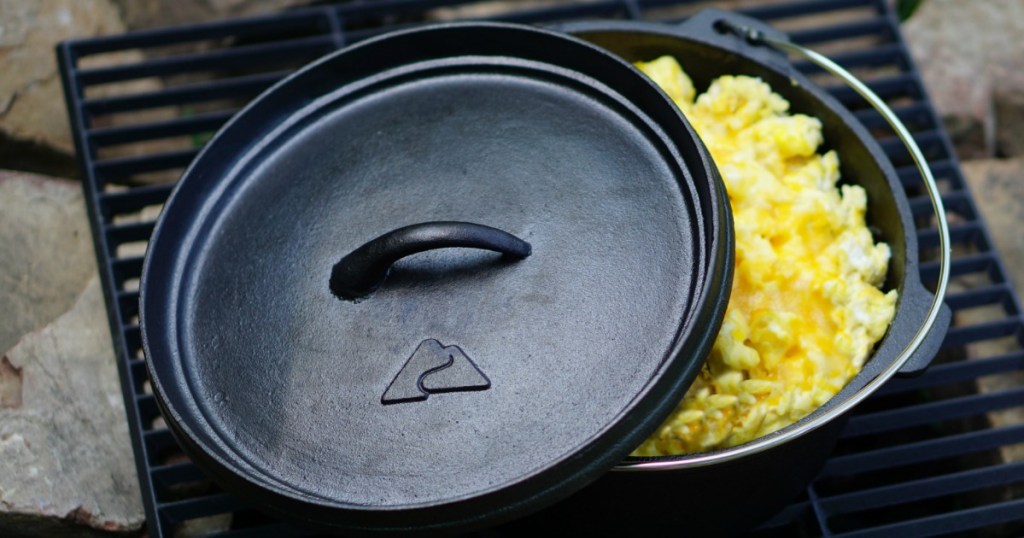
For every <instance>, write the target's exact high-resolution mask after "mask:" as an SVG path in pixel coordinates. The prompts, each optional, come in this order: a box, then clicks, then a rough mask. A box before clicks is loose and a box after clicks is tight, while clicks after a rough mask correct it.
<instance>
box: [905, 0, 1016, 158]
mask: <svg viewBox="0 0 1024 538" xmlns="http://www.w3.org/2000/svg"><path fill="white" fill-rule="evenodd" d="M903 30H904V35H905V36H906V39H907V42H908V44H909V46H910V50H911V54H912V55H913V57H914V60H915V61H916V63H917V65H918V67H920V69H921V73H922V76H923V77H924V81H925V85H926V86H927V88H928V91H929V93H930V95H931V97H932V99H933V101H934V102H935V106H936V108H937V109H938V110H939V113H940V114H941V115H943V116H944V117H947V118H949V121H947V124H948V125H950V126H951V127H952V128H953V129H952V131H951V133H950V134H951V135H952V136H953V138H954V141H955V142H958V144H957V147H958V150H959V151H960V154H961V158H977V157H984V156H992V155H995V154H996V151H997V149H998V148H997V142H996V137H995V133H996V132H997V131H998V130H999V127H998V124H999V123H1000V118H999V117H997V115H996V114H995V104H994V96H995V95H996V94H1011V95H1012V94H1015V93H1017V92H1019V91H1024V54H1022V53H1021V47H1020V36H1021V35H1024V2H1021V1H1020V0H985V1H984V2H964V1H963V0H927V1H926V2H924V3H923V4H922V6H921V8H920V9H919V10H918V11H917V13H915V14H914V16H913V17H911V19H910V20H909V21H907V22H906V23H905V24H904V26H903ZM1017 128H1018V129H1019V128H1020V127H1019V126H1018V127H1017Z"/></svg>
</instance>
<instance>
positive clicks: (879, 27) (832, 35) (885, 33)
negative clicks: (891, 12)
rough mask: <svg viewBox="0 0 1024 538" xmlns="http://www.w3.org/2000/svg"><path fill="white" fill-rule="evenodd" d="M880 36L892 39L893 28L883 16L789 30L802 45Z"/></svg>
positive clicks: (796, 41)
mask: <svg viewBox="0 0 1024 538" xmlns="http://www.w3.org/2000/svg"><path fill="white" fill-rule="evenodd" d="M869 36H879V37H881V38H884V39H886V40H890V41H891V40H892V28H891V27H890V26H889V24H888V21H886V19H884V18H882V17H878V18H874V19H870V20H865V21H860V22H853V23H849V24H841V25H835V26H826V27H821V28H814V29H806V30H793V31H792V32H789V38H790V39H792V40H793V42H795V43H799V44H801V45H805V46H806V45H814V44H816V43H823V42H825V41H834V40H837V39H850V38H854V37H869Z"/></svg>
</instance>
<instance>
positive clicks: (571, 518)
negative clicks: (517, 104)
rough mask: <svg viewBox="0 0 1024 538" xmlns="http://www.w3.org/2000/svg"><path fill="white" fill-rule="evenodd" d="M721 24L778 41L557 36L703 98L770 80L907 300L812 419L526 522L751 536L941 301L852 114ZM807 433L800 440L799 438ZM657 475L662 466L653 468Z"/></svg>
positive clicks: (707, 27)
mask: <svg viewBox="0 0 1024 538" xmlns="http://www.w3.org/2000/svg"><path fill="white" fill-rule="evenodd" d="M721 21H727V22H729V23H733V24H734V25H737V24H738V25H740V26H746V27H749V28H753V29H756V30H759V31H761V32H763V33H764V34H767V35H771V36H774V37H779V38H782V37H784V34H782V33H781V32H779V31H777V30H774V29H772V28H771V27H769V26H766V25H764V24H763V23H760V22H759V21H756V20H753V19H750V18H747V17H743V16H740V15H737V14H735V13H731V12H727V11H721V10H713V9H708V10H703V11H701V12H700V13H698V14H696V15H695V16H693V17H692V18H690V19H688V20H687V21H686V22H685V23H683V24H681V25H678V26H669V25H664V24H656V23H655V24H652V23H644V22H633V21H596V22H580V23H570V24H567V25H563V26H560V27H559V29H561V30H563V31H566V32H569V33H572V34H573V35H576V36H577V37H581V38H583V39H585V40H587V41H590V42H592V43H595V44H597V45H599V46H601V47H603V48H605V49H607V50H610V51H612V52H614V53H615V54H617V55H619V56H621V57H623V58H625V59H626V60H628V61H630V62H636V61H647V60H652V59H654V58H657V57H659V56H662V55H670V56H673V57H675V58H676V59H677V60H678V61H679V63H680V64H681V66H682V67H683V69H684V70H685V71H686V72H687V74H689V76H690V77H691V79H692V80H693V83H694V86H695V88H696V89H697V93H698V94H700V93H702V92H703V91H704V90H705V89H706V88H707V87H708V85H709V84H710V82H711V81H712V80H714V79H715V78H717V77H719V76H722V75H739V74H742V75H750V76H755V77H759V78H761V79H762V80H764V81H766V82H767V83H768V84H769V85H770V86H771V87H772V89H773V90H774V91H775V92H777V93H779V94H780V95H782V96H783V97H784V98H786V100H788V101H789V103H790V112H791V113H803V114H808V115H811V116H814V117H817V118H819V119H820V120H821V121H822V125H823V134H824V140H825V143H824V149H825V150H828V149H834V150H836V152H837V153H838V155H839V159H840V165H841V178H842V179H841V181H842V182H843V183H851V184H857V185H860V186H862V187H864V189H865V190H866V191H867V195H868V210H867V221H868V225H869V226H870V227H872V228H873V230H877V239H878V240H881V241H884V242H886V243H888V244H889V245H890V247H891V248H892V259H891V261H890V265H889V273H888V275H887V279H886V282H885V286H884V289H896V290H898V291H899V300H898V302H897V307H896V315H895V318H894V320H893V322H892V325H891V326H890V328H889V330H888V332H887V333H886V335H885V337H884V338H883V339H882V340H881V341H880V342H879V344H878V345H877V347H876V350H875V352H874V354H873V355H872V357H871V358H870V360H869V361H868V362H867V363H866V364H865V366H864V368H863V370H862V371H861V372H860V374H858V375H857V376H856V377H855V378H854V379H853V380H851V382H850V383H849V384H848V385H847V386H846V387H845V388H844V389H843V390H842V391H841V392H840V393H839V394H837V395H836V396H835V397H833V398H832V399H831V400H830V401H829V402H827V403H826V404H825V405H823V406H822V407H821V408H819V409H818V410H817V411H816V412H814V413H812V414H811V415H809V416H807V417H805V418H804V419H802V420H800V421H798V422H797V423H795V424H794V425H792V426H790V427H788V428H784V429H782V430H780V431H778V432H775V433H774V434H771V435H769V436H767V437H766V438H763V439H762V441H773V440H776V439H777V440H778V441H777V444H773V443H771V442H769V443H768V446H767V447H764V446H762V447H754V446H751V445H750V444H748V445H741V446H738V447H733V448H730V449H725V450H720V451H715V452H710V453H705V454H695V455H687V456H677V457H660V458H629V459H628V460H627V461H626V462H625V464H623V465H620V466H618V467H616V468H615V469H614V470H613V472H610V473H608V474H606V475H604V476H603V477H602V478H601V479H599V480H598V481H596V482H595V483H594V484H592V485H591V486H589V487H587V488H585V489H583V490H582V491H580V492H579V493H577V494H575V495H573V496H572V497H571V498H569V499H568V500H566V501H564V502H562V503H560V504H558V505H556V506H554V507H551V508H549V509H547V510H545V511H543V512H541V513H539V514H536V515H535V516H533V517H531V518H528V519H525V520H523V521H521V522H520V523H519V524H520V527H519V528H518V530H522V529H523V528H529V527H530V526H531V525H532V526H536V527H537V528H538V529H540V528H543V527H550V526H551V525H555V526H564V527H565V528H566V529H570V528H575V529H586V530H592V531H599V530H607V529H615V530H617V531H619V532H625V531H628V532H630V533H633V532H637V531H639V530H651V531H656V530H659V529H660V530H662V531H664V530H668V529H672V530H673V531H678V532H680V533H681V534H683V535H692V536H717V535H733V534H738V533H740V532H742V531H744V530H748V529H750V528H752V527H754V526H755V525H756V524H758V523H760V522H762V521H764V520H765V519H767V518H769V517H770V516H771V515H773V514H775V513H776V512H778V511H779V510H780V509H781V508H782V507H784V506H785V505H786V504H787V503H788V502H790V501H792V500H793V499H795V498H796V497H797V496H798V495H799V494H800V493H801V492H802V491H803V490H804V489H805V488H806V486H807V485H808V483H810V481H811V480H812V479H813V478H814V476H815V475H816V474H817V473H818V471H819V470H820V469H821V467H822V466H823V464H824V462H825V460H826V459H827V458H828V456H829V454H830V453H831V452H832V450H833V449H834V448H835V445H836V443H837V441H838V439H839V435H840V432H841V431H842V429H843V426H844V425H845V424H846V421H847V419H848V413H847V414H840V413H836V412H835V411H834V410H833V408H834V407H836V406H837V405H839V404H840V403H842V402H844V401H845V400H846V399H848V398H850V397H851V396H853V395H854V394H855V393H857V392H858V391H861V390H862V389H864V387H865V385H867V384H868V383H869V382H870V381H871V380H872V379H873V378H875V377H876V376H877V375H878V374H879V372H881V371H882V370H884V369H886V368H887V367H890V366H892V364H893V361H895V360H897V358H898V357H899V356H900V354H901V352H902V351H903V349H904V347H905V346H906V345H907V344H908V343H909V342H910V341H911V340H912V339H913V338H914V336H915V335H916V333H917V332H918V331H919V330H920V329H921V328H922V326H923V324H924V322H925V318H926V317H927V314H928V311H929V309H930V307H931V304H932V301H933V298H934V294H932V293H931V292H930V291H928V290H927V289H926V288H924V286H923V285H922V283H921V281H920V276H919V271H918V247H917V236H916V229H915V226H914V222H913V220H912V217H911V213H910V209H909V204H908V202H907V199H906V196H905V194H904V190H903V187H902V185H901V182H900V181H899V178H898V176H897V175H896V172H895V170H894V169H893V167H892V164H891V163H890V161H889V159H888V158H887V157H886V155H885V153H884V152H883V151H882V150H881V148H880V147H879V146H878V144H877V143H876V142H875V140H874V138H873V137H872V136H871V135H870V134H869V133H868V132H867V130H866V129H865V128H864V127H863V125H862V124H861V123H860V122H859V121H858V120H857V119H856V118H855V117H854V116H853V114H852V113H850V112H849V110H847V109H846V108H845V107H844V106H842V105H841V104H840V103H839V102H837V101H836V100H835V99H834V98H832V97H831V96H830V95H828V94H827V93H826V92H825V91H823V90H822V89H821V88H819V87H818V86H816V85H815V84H813V83H812V82H810V81H809V80H808V79H807V77H805V76H804V75H803V74H802V73H800V72H799V71H798V70H797V69H796V68H795V67H794V66H793V64H792V63H790V62H789V60H788V59H787V58H786V56H785V54H784V53H781V52H779V51H776V50H774V49H771V48H768V47H766V46H765V45H763V44H753V43H749V42H748V41H747V40H746V39H745V38H743V37H741V36H738V35H736V34H734V33H732V32H731V31H729V30H728V29H727V28H726V27H725V26H723V25H722V23H721ZM949 322H950V311H949V309H948V307H947V306H946V305H942V307H941V310H940V313H939V316H938V318H937V319H936V321H935V323H934V325H933V326H932V327H931V328H930V331H929V332H928V335H927V337H926V339H925V340H924V341H923V343H922V344H921V345H920V346H919V347H918V349H917V350H916V351H915V352H914V353H913V354H911V355H910V357H909V358H908V359H907V361H906V362H905V363H904V366H903V368H902V369H901V370H900V372H899V375H914V374H919V373H920V372H922V371H923V370H924V369H925V368H926V367H927V366H928V364H929V363H930V362H931V360H932V359H933V358H934V356H935V354H936V352H937V351H938V348H939V347H940V346H941V343H942V340H943V338H944V337H945V334H946V330H947V328H948V326H949ZM807 426H810V427H811V428H812V429H809V430H806V431H802V432H801V433H799V434H797V435H793V432H794V431H795V430H797V429H799V428H806V427H807ZM652 464H654V465H652Z"/></svg>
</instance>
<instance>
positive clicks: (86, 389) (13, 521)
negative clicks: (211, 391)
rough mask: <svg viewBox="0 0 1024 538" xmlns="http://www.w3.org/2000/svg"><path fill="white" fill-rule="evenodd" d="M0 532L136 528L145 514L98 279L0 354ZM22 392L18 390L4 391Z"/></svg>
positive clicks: (62, 532) (38, 533)
mask: <svg viewBox="0 0 1024 538" xmlns="http://www.w3.org/2000/svg"><path fill="white" fill-rule="evenodd" d="M0 379H2V380H3V381H0V387H2V388H0V391H2V393H3V394H4V395H5V396H4V398H3V400H2V401H3V402H5V403H2V404H0V535H4V536H10V535H30V536H55V535H67V536H82V535H92V534H100V533H101V532H103V533H111V532H114V533H121V534H124V533H133V532H136V531H138V530H139V529H141V527H142V525H143V523H144V520H145V517H144V513H143V509H142V503H141V499H140V494H139V486H138V482H137V479H136V475H135V465H134V463H133V457H132V449H131V442H130V440H129V437H128V426H127V421H126V419H125V413H124V406H123V405H122V399H121V389H120V385H119V383H118V377H117V368H116V363H115V360H114V352H113V346H112V344H111V339H110V332H109V328H108V326H107V322H106V315H105V307H104V303H103V294H102V292H101V290H100V286H99V281H98V279H96V278H92V279H91V280H90V282H89V284H88V286H86V288H85V291H84V292H83V293H82V294H81V296H80V297H79V298H78V300H77V301H76V302H75V303H74V306H73V307H72V308H71V309H70V310H69V311H68V312H67V313H66V314H64V315H62V316H60V317H59V318H58V319H57V320H56V321H54V322H53V323H52V324H51V325H49V326H48V327H45V328H43V329H41V330H39V331H36V332H33V333H31V334H29V335H27V336H25V337H24V338H23V339H22V340H21V342H19V343H18V345H16V346H15V347H14V348H13V349H11V350H10V351H8V352H7V353H6V354H5V356H4V357H3V359H2V360H0ZM15 392H20V396H19V397H18V398H11V397H10V395H11V394H12V393H15Z"/></svg>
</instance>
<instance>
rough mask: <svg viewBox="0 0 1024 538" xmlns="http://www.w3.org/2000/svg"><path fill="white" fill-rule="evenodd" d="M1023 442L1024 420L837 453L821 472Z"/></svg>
mask: <svg viewBox="0 0 1024 538" xmlns="http://www.w3.org/2000/svg"><path fill="white" fill-rule="evenodd" d="M1022 442H1024V424H1021V425H1016V426H1008V427H1005V428H993V429H990V430H982V431H974V432H968V433H965V434H963V435H959V436H956V437H941V438H938V439H930V440H927V441H920V442H916V443H907V444H903V445H898V446H893V447H887V448H882V449H878V450H869V451H866V452H861V453H857V454H850V455H845V456H836V457H833V458H832V459H830V460H829V461H828V463H826V464H825V468H824V469H823V470H822V474H821V476H823V477H831V476H843V475H853V474H857V473H863V472H867V471H876V470H879V469H890V468H894V467H902V466H906V465H911V464H914V463H921V462H924V461H933V460H937V459H941V458H948V457H951V456H960V455H964V454H969V453H972V452H980V451H983V450H991V449H994V448H998V447H1000V446H1004V445H1012V444H1015V443H1022Z"/></svg>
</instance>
